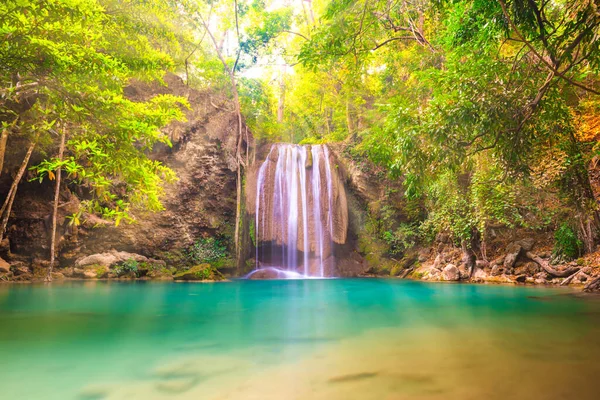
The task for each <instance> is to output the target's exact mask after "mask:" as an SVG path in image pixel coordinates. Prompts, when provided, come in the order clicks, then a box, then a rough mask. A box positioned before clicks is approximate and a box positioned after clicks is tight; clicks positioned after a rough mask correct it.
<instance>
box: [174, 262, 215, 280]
mask: <svg viewBox="0 0 600 400" xmlns="http://www.w3.org/2000/svg"><path fill="white" fill-rule="evenodd" d="M173 279H175V280H176V281H218V280H223V275H221V273H220V272H219V271H217V270H216V269H215V268H213V267H212V266H211V265H210V264H200V265H195V266H193V267H192V268H190V269H188V270H186V271H182V272H179V273H177V274H175V275H173Z"/></svg>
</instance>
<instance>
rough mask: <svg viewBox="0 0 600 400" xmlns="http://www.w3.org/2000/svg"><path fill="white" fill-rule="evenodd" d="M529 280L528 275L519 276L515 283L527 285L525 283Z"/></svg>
mask: <svg viewBox="0 0 600 400" xmlns="http://www.w3.org/2000/svg"><path fill="white" fill-rule="evenodd" d="M526 280H527V276H526V275H519V276H517V277H516V278H515V281H517V282H519V283H525V281H526Z"/></svg>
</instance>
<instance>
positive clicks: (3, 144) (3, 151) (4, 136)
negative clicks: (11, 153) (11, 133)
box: [0, 128, 8, 176]
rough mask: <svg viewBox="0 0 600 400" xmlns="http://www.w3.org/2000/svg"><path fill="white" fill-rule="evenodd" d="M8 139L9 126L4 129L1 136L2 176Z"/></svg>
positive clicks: (0, 161) (0, 164)
mask: <svg viewBox="0 0 600 400" xmlns="http://www.w3.org/2000/svg"><path fill="white" fill-rule="evenodd" d="M7 140H8V128H4V129H2V136H0V176H2V168H4V154H6V142H7Z"/></svg>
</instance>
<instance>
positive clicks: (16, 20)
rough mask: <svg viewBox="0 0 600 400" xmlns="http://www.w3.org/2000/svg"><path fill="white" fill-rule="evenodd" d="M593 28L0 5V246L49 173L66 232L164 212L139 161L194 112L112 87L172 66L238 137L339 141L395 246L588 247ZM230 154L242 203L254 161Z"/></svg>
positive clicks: (149, 165) (183, 7)
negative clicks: (19, 208) (141, 211)
mask: <svg viewBox="0 0 600 400" xmlns="http://www.w3.org/2000/svg"><path fill="white" fill-rule="evenodd" d="M599 26H600V9H599V5H598V3H597V2H595V1H593V0H578V1H568V0H556V1H549V0H464V1H459V0H432V1H427V0H397V1H388V0H385V1H384V0H316V1H310V0H306V1H301V0H297V1H268V0H239V1H238V0H234V1H230V0H224V1H208V2H204V1H193V0H189V1H186V0H182V1H177V0H167V1H159V0H37V1H35V0H34V1H30V0H4V1H3V2H2V3H1V4H0V38H1V39H2V40H1V41H0V122H1V123H2V127H1V128H2V136H1V138H0V173H2V174H6V173H10V174H11V179H12V181H13V182H14V183H13V185H12V186H11V189H10V192H9V194H8V196H7V197H6V198H5V199H3V201H2V209H1V210H0V216H1V220H0V221H1V226H0V240H1V238H2V235H3V233H4V231H5V229H6V225H7V221H8V218H9V217H10V212H11V207H12V204H13V202H14V198H15V196H17V195H18V193H17V189H18V183H19V182H20V181H21V180H22V179H24V176H30V179H38V180H39V181H44V180H50V181H55V185H56V188H57V189H56V190H57V191H56V193H57V194H56V196H55V199H54V210H55V214H56V207H58V188H59V187H60V184H61V183H60V182H61V178H62V179H64V180H67V181H68V183H69V185H79V186H81V187H82V188H84V190H85V193H86V197H85V199H84V200H85V201H84V202H83V203H82V204H83V208H82V210H81V211H80V212H79V213H76V214H74V215H72V216H71V219H72V223H74V224H77V223H79V222H80V220H81V218H83V217H82V216H84V215H86V214H91V213H95V214H99V215H101V216H102V217H103V218H105V219H110V220H112V221H114V223H115V224H117V225H118V224H119V223H120V222H121V221H126V222H130V220H131V213H130V212H131V210H133V209H137V208H146V209H150V210H160V209H161V207H162V206H161V201H160V197H161V194H162V191H163V189H162V185H163V183H164V182H167V181H172V180H175V179H176V176H175V175H174V174H173V172H172V171H171V170H169V169H168V168H166V167H165V166H163V165H161V164H160V163H158V162H156V161H153V160H152V159H150V158H149V157H148V155H147V150H148V149H150V148H152V146H153V145H155V144H156V143H165V144H169V143H170V139H169V137H167V136H166V135H164V134H163V133H161V128H162V127H164V126H165V125H167V124H169V123H170V122H172V121H175V120H181V119H182V118H184V110H185V109H186V107H189V105H188V103H187V100H186V99H184V98H179V97H175V96H169V95H162V96H157V97H155V98H153V99H152V100H151V101H148V102H135V101H132V100H129V99H128V98H126V97H125V96H124V88H125V87H126V86H127V85H128V83H129V82H131V80H133V79H137V80H145V81H151V80H159V81H160V80H161V79H162V77H163V76H164V74H165V73H166V72H174V73H176V74H178V75H180V76H182V77H183V79H184V81H185V82H186V84H187V85H189V86H191V87H194V88H206V89H210V90H215V91H227V93H229V94H230V96H231V99H232V104H233V106H234V108H235V112H236V113H237V114H238V116H239V120H238V126H239V129H238V142H239V143H241V140H242V134H243V133H242V120H243V121H245V123H246V124H247V125H248V126H249V128H250V129H251V131H252V132H253V133H254V135H255V137H257V138H260V139H262V140H265V141H292V142H298V143H328V142H340V141H343V142H345V143H346V144H347V146H348V147H347V151H348V153H349V154H350V156H351V157H354V158H356V159H364V158H368V159H370V160H371V161H373V162H374V163H375V164H377V165H378V166H379V168H381V171H382V173H383V174H385V175H386V176H389V177H391V178H392V179H398V180H401V181H402V183H403V188H404V190H405V197H406V212H407V214H408V216H409V218H408V220H407V221H406V222H404V223H402V224H400V225H398V224H389V226H387V227H385V228H384V229H383V231H384V232H383V234H384V237H385V238H386V239H387V240H388V241H389V242H390V243H392V244H398V245H403V244H406V243H409V244H410V243H412V242H413V241H414V240H430V239H432V238H434V237H436V236H437V235H439V234H445V235H448V236H449V237H450V238H451V240H452V241H453V242H454V243H455V244H456V245H458V246H463V247H472V246H477V247H479V246H480V244H481V243H485V239H486V235H488V233H489V231H490V229H491V228H493V227H494V226H499V225H502V226H508V227H512V228H527V229H536V230H552V231H555V232H556V238H557V245H556V249H557V250H556V251H557V252H558V253H560V254H562V255H564V256H566V257H576V256H578V255H580V254H582V253H583V252H591V251H594V250H595V243H596V241H597V237H598V233H599V232H600V231H599V228H600V219H599V215H598V203H597V200H596V198H595V188H594V182H593V180H592V179H591V178H590V171H593V170H595V168H596V164H597V162H598V155H599V154H598V153H599V151H600V147H599V146H598V143H599V142H598V140H599V135H600V96H599V95H600V84H599V73H600V48H599V44H600V37H599V35H600V29H599ZM33 152H38V153H40V154H42V155H43V156H44V157H43V158H44V161H42V162H41V163H37V164H36V165H30V163H29V161H30V157H31V155H32V153H33ZM9 154H11V155H15V154H16V155H18V156H19V159H20V160H21V162H20V165H19V166H18V167H17V168H15V169H13V170H10V171H9V170H7V169H3V162H4V159H5V156H6V155H9ZM236 156H237V157H236V158H237V160H238V199H239V197H240V190H241V185H242V181H243V179H242V174H243V172H244V168H247V166H248V163H249V162H250V161H249V159H248V158H247V156H246V158H244V154H243V152H242V151H241V147H240V146H238V151H237V154H236ZM28 171H29V173H28ZM32 174H33V178H31V175H32ZM239 212H240V211H239V207H238V214H239ZM238 225H239V224H237V223H236V226H238ZM53 226H54V228H53V229H54V230H56V218H54V221H53ZM236 236H237V232H236ZM237 242H238V240H237V238H236V239H235V243H237ZM52 249H54V245H52ZM51 259H52V260H53V259H54V254H53V253H52V254H51Z"/></svg>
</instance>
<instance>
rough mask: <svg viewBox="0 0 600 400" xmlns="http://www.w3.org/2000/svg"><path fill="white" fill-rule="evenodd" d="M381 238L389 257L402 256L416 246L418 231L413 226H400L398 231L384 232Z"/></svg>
mask: <svg viewBox="0 0 600 400" xmlns="http://www.w3.org/2000/svg"><path fill="white" fill-rule="evenodd" d="M382 236H383V237H382V238H383V240H384V241H385V242H386V243H387V245H388V246H389V253H390V255H392V256H396V255H401V254H403V253H404V252H405V251H406V250H408V249H410V248H411V247H413V246H414V245H415V244H416V242H417V239H418V236H419V231H418V227H417V226H416V225H414V224H400V226H399V227H398V229H396V230H395V231H393V232H392V231H385V232H383V235H382Z"/></svg>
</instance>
